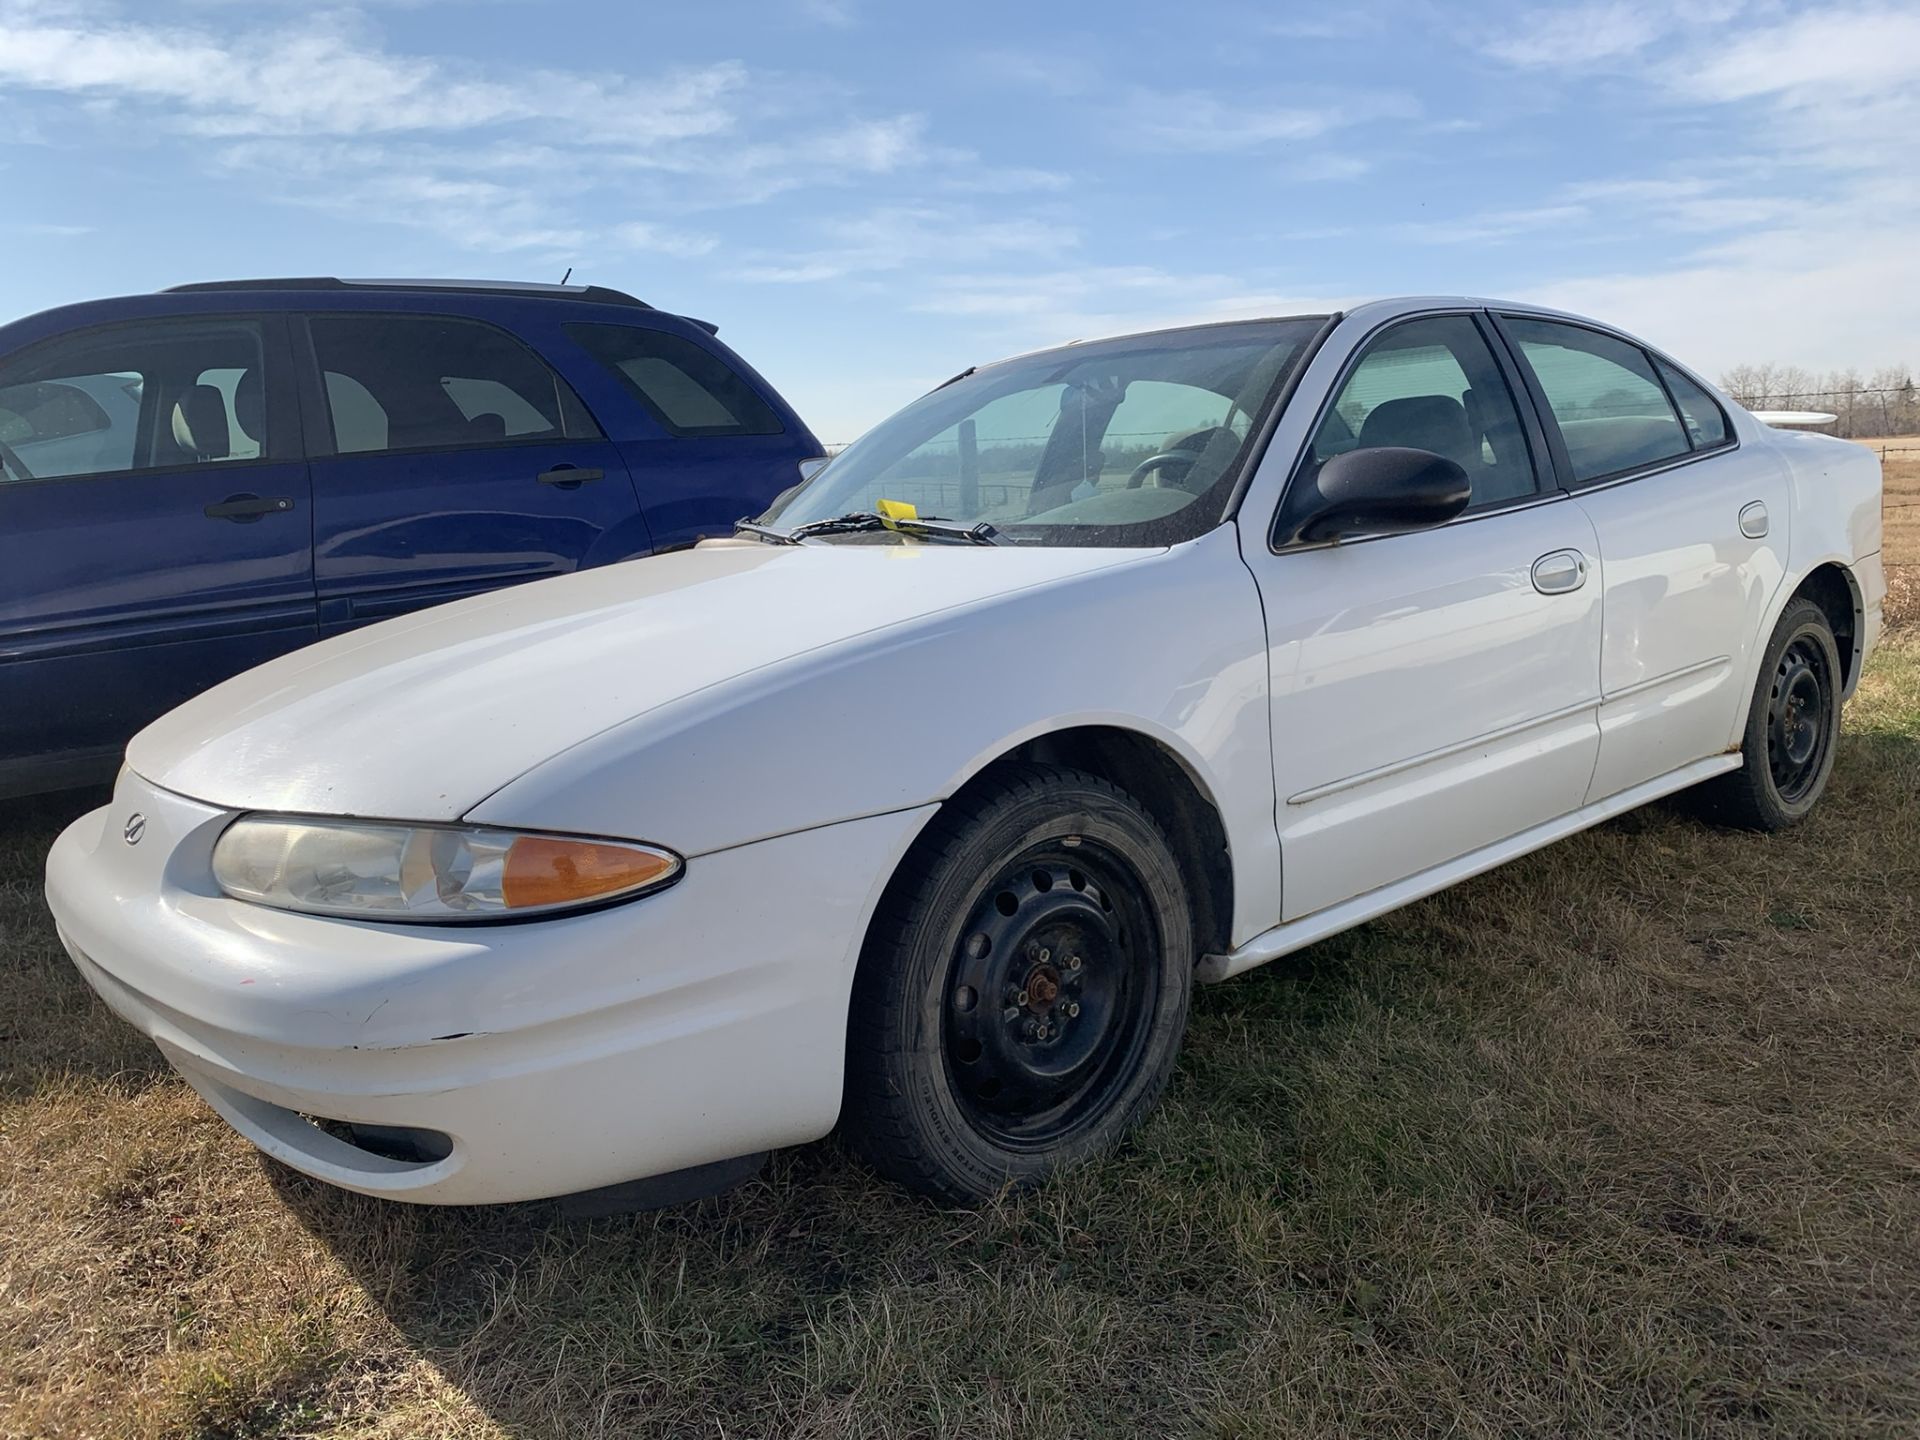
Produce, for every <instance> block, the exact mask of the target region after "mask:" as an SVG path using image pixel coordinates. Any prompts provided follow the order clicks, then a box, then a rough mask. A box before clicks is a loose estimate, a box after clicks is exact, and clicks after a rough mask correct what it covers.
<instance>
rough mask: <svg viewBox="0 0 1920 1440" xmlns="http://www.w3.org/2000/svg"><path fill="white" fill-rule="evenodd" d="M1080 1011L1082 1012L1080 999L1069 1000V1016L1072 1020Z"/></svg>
mask: <svg viewBox="0 0 1920 1440" xmlns="http://www.w3.org/2000/svg"><path fill="white" fill-rule="evenodd" d="M1079 1013H1080V1002H1079V1001H1078V1000H1069V1001H1068V1002H1067V1018H1068V1019H1069V1020H1071V1019H1072V1018H1073V1017H1074V1016H1076V1015H1078V1014H1079Z"/></svg>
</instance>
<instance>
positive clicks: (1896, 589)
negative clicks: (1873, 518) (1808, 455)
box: [1861, 435, 1920, 616]
mask: <svg viewBox="0 0 1920 1440" xmlns="http://www.w3.org/2000/svg"><path fill="white" fill-rule="evenodd" d="M1861 443H1862V444H1864V445H1866V446H1867V447H1868V448H1869V449H1872V450H1876V451H1879V452H1880V455H1881V462H1880V465H1881V473H1882V474H1883V475H1884V476H1885V477H1886V486H1887V498H1886V511H1885V518H1886V557H1887V592H1888V593H1887V610H1888V613H1889V614H1892V615H1896V616H1899V615H1915V614H1920V435H1903V436H1900V437H1898V438H1896V439H1892V440H1867V441H1862V442H1861Z"/></svg>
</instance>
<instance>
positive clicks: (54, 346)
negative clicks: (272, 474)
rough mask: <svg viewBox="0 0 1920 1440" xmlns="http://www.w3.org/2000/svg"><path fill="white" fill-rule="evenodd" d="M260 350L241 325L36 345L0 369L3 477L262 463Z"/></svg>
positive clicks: (135, 327)
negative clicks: (258, 460) (240, 462)
mask: <svg viewBox="0 0 1920 1440" xmlns="http://www.w3.org/2000/svg"><path fill="white" fill-rule="evenodd" d="M262 356H263V347H262V342H261V334H260V327H259V326H258V325H257V324H254V323H252V322H250V321H245V320H208V321H201V320H193V321H179V320H166V321H140V322H136V323H133V324H127V325H112V326H104V327H102V328H100V329H98V330H88V331H83V332H81V333H79V334H76V335H68V336H62V337H61V338H59V339H57V340H52V341H49V342H47V343H46V344H44V345H40V346H36V347H35V348H33V349H31V350H28V351H26V352H25V353H24V354H22V355H19V356H16V357H15V358H14V359H12V360H10V361H8V362H7V364H6V365H5V366H4V367H0V446H5V447H6V448H5V450H4V451H0V459H4V462H5V465H4V476H5V479H6V480H9V481H12V480H29V479H32V480H53V479H66V478H72V477H75V476H82V475H118V474H125V473H128V472H131V471H137V470H157V469H178V468H182V467H186V466H195V465H218V464H229V463H235V462H239V461H246V460H257V459H259V458H260V456H261V455H262V454H263V453H265V446H266V443H267V423H266V422H267V402H266V372H265V364H264V360H263V358H262Z"/></svg>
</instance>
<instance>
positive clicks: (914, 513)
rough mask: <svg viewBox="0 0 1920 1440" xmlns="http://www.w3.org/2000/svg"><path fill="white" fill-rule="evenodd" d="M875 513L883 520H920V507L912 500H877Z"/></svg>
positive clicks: (874, 508) (874, 503) (874, 507)
mask: <svg viewBox="0 0 1920 1440" xmlns="http://www.w3.org/2000/svg"><path fill="white" fill-rule="evenodd" d="M873 513H874V514H876V515H878V516H879V517H880V518H881V519H882V520H918V519H919V518H920V507H919V506H917V505H915V504H914V503H913V502H912V501H911V500H876V501H874V502H873Z"/></svg>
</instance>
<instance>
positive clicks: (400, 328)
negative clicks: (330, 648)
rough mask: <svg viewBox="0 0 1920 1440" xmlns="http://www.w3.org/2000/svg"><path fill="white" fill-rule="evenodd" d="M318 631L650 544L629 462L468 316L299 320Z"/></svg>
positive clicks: (560, 385) (554, 387)
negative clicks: (315, 434) (309, 362)
mask: <svg viewBox="0 0 1920 1440" xmlns="http://www.w3.org/2000/svg"><path fill="white" fill-rule="evenodd" d="M307 325H308V330H309V332H310V335H311V339H312V351H313V355H314V359H315V361H316V363H317V366H318V371H319V376H320V384H319V386H318V387H317V388H318V389H319V390H320V394H319V396H318V397H317V398H316V406H315V408H317V409H320V410H322V411H323V412H324V418H325V427H324V432H323V433H322V434H321V436H320V437H319V441H320V446H319V448H320V449H322V450H331V451H332V452H333V453H332V454H331V455H327V456H326V457H325V458H319V457H318V456H316V458H315V460H314V461H313V488H314V516H315V525H314V567H315V579H316V582H317V584H318V587H319V592H320V616H321V629H322V632H323V633H326V634H332V633H335V632H337V631H340V630H345V629H350V628H352V627H353V626H356V625H362V624H365V623H367V622H368V621H372V620H379V619H383V618H385V617H387V616H390V615H399V614H403V613H405V612H406V611H409V610H417V609H420V608H422V607H423V606H427V605H437V604H441V603H443V602H445V601H448V600H455V599H458V598H460V597H461V596H465V595H474V594H478V593H480V592H482V591H485V590H493V589H498V588H499V587H500V586H503V585H510V584H514V583H517V582H519V581H523V580H537V579H540V578H542V577H544V576H549V575H561V574H565V573H567V572H569V571H572V570H577V569H579V568H581V567H582V566H583V565H588V564H595V563H599V562H600V561H602V560H607V559H618V558H623V557H624V556H627V555H634V554H645V553H646V552H647V551H648V550H649V549H650V548H651V539H650V537H649V535H648V532H647V528H646V520H645V518H644V517H643V516H642V514H641V512H640V506H639V502H638V501H637V499H636V498H635V495H634V489H633V485H632V482H631V481H630V480H629V478H628V474H627V468H626V466H625V464H624V463H623V462H622V460H621V457H620V452H619V450H618V448H617V447H615V446H614V444H613V443H612V442H611V441H609V440H607V439H606V438H605V437H604V436H603V435H602V434H601V432H600V428H599V426H598V425H597V424H596V423H595V422H594V420H593V417H592V416H591V415H589V414H588V413H587V411H586V408H585V407H584V406H583V405H582V404H581V403H580V400H579V399H578V397H577V396H575V395H574V393H573V390H572V388H571V387H570V386H568V385H567V383H566V382H565V381H564V380H563V379H561V378H560V376H559V375H558V374H556V373H555V372H554V370H553V369H552V368H551V367H550V366H549V365H548V364H547V363H546V362H545V361H544V360H542V359H541V358H540V357H539V356H538V355H537V354H535V353H534V351H533V350H531V349H530V348H529V347H528V346H526V345H525V344H524V343H522V342H521V341H520V340H518V339H517V338H515V337H513V336H511V335H509V334H507V333H506V332H505V331H504V330H500V329H498V328H496V327H495V326H492V325H488V324H484V323H482V322H480V321H477V320H470V319H462V318H457V317H451V316H437V315H405V314H397V313H360V312H352V313H344V312H343V313H337V314H316V315H313V316H310V317H309V319H308V322H307Z"/></svg>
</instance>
